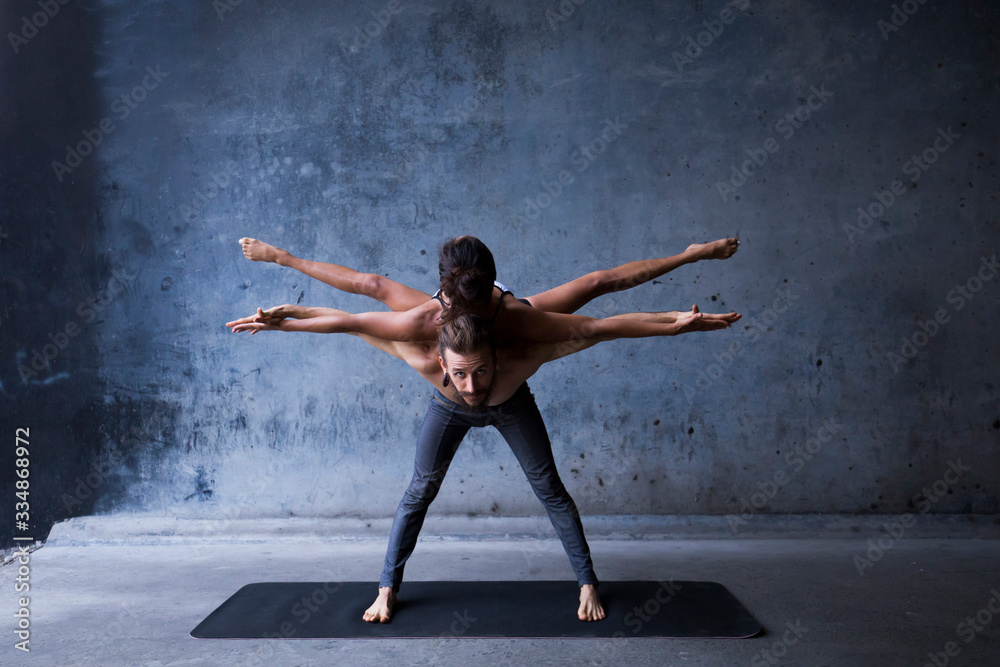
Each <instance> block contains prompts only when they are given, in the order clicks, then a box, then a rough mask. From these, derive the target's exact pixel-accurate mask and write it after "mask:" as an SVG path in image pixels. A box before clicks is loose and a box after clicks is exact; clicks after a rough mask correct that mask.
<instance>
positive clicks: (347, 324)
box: [226, 306, 437, 343]
mask: <svg viewBox="0 0 1000 667" xmlns="http://www.w3.org/2000/svg"><path fill="white" fill-rule="evenodd" d="M426 324H427V322H426V318H421V317H420V316H419V314H417V313H414V312H412V311H406V312H402V313H394V312H392V313H357V314H352V313H348V312H346V311H343V310H337V309H335V308H306V307H298V306H278V307H276V308H269V309H268V310H267V311H262V310H260V309H259V308H258V312H257V315H254V316H252V317H249V318H248V317H244V318H242V319H239V320H234V321H232V322H227V323H226V326H227V327H230V328H231V329H232V330H233V333H240V332H243V331H249V332H250V333H251V334H253V333H256V332H257V331H304V332H310V333H346V334H356V335H361V336H372V337H374V338H379V339H382V340H387V341H399V342H404V343H409V342H416V341H422V340H436V339H437V329H436V328H434V326H433V325H432V324H431V325H430V326H429V327H428V326H426Z"/></svg>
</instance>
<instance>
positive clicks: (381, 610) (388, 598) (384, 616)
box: [364, 586, 603, 623]
mask: <svg viewBox="0 0 1000 667" xmlns="http://www.w3.org/2000/svg"><path fill="white" fill-rule="evenodd" d="M394 606H396V591H394V590H392V588H391V587H389V586H383V587H382V588H380V589H378V597H377V598H375V602H373V603H372V606H370V607H368V611H366V612H365V616H364V619H365V620H366V621H368V622H369V623H388V622H389V621H390V620H391V619H392V608H393V607H394ZM580 608H581V609H583V607H580ZM602 613H603V612H602Z"/></svg>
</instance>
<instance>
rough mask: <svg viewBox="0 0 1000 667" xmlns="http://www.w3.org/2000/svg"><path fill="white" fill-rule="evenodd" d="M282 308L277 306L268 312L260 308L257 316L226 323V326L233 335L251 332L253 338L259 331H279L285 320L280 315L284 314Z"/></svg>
mask: <svg viewBox="0 0 1000 667" xmlns="http://www.w3.org/2000/svg"><path fill="white" fill-rule="evenodd" d="M282 308H283V306H275V307H274V308H268V309H267V310H261V309H260V308H258V309H257V314H256V315H251V316H250V317H241V318H240V319H238V320H233V321H232V322H226V326H227V327H229V328H231V329H232V330H233V333H240V332H241V331H249V332H250V335H251V336H252V335H254V334H255V333H257V332H258V331H279V330H280V329H281V323H282V322H283V321H284V319H285V318H284V316H282V315H280V314H279V313H281V312H282V310H281V309H282Z"/></svg>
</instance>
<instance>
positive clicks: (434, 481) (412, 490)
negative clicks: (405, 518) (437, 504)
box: [403, 477, 444, 509]
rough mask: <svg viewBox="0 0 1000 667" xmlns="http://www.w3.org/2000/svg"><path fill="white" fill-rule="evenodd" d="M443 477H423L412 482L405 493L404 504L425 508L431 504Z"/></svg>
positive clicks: (408, 506)
mask: <svg viewBox="0 0 1000 667" xmlns="http://www.w3.org/2000/svg"><path fill="white" fill-rule="evenodd" d="M442 481H444V478H443V477H440V478H438V477H422V478H420V479H414V480H413V481H411V482H410V486H409V487H408V488H407V489H406V493H404V494H403V505H404V506H406V508H407V509H423V508H424V507H427V506H428V505H430V504H431V502H432V501H433V500H434V498H435V497H436V496H437V492H438V489H440V488H441V482H442Z"/></svg>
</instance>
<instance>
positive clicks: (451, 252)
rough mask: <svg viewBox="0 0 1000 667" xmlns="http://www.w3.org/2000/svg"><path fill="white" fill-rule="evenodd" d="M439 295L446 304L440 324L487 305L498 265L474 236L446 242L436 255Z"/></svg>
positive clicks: (484, 245)
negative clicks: (439, 281) (439, 282)
mask: <svg viewBox="0 0 1000 667" xmlns="http://www.w3.org/2000/svg"><path fill="white" fill-rule="evenodd" d="M438 274H439V276H440V278H441V293H442V294H443V295H444V297H445V299H446V300H447V301H448V305H447V306H445V307H444V309H443V311H442V312H441V321H442V322H445V323H447V322H451V321H452V320H454V319H455V318H456V317H458V316H459V315H462V314H464V313H468V312H469V311H470V310H473V309H475V308H477V307H482V306H486V305H489V303H490V298H491V297H492V295H493V281H495V280H496V279H497V266H496V263H495V262H494V261H493V253H491V252H490V249H489V248H487V247H486V244H485V243H483V242H482V241H480V240H479V239H477V238H476V237H475V236H460V237H458V238H454V239H451V240H450V241H446V242H445V244H444V245H443V246H441V252H440V253H439V255H438Z"/></svg>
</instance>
